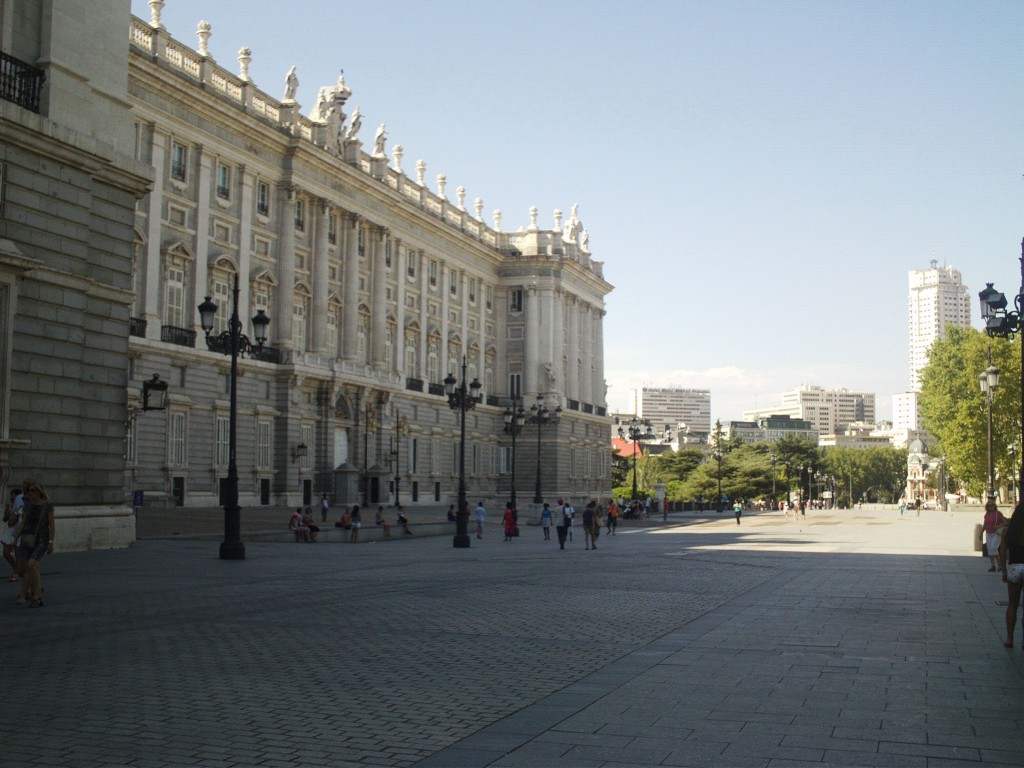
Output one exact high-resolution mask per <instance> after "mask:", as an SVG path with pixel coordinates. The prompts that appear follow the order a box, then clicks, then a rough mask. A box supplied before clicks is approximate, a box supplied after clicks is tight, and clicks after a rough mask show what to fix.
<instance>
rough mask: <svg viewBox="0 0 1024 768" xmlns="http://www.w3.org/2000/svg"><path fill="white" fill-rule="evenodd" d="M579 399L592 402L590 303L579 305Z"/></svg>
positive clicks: (592, 343) (591, 318) (592, 347)
mask: <svg viewBox="0 0 1024 768" xmlns="http://www.w3.org/2000/svg"><path fill="white" fill-rule="evenodd" d="M580 360H581V363H582V364H581V371H580V382H579V385H580V400H582V401H583V402H584V403H591V404H592V403H593V402H594V392H593V384H594V375H593V365H594V334H593V313H592V312H591V309H590V305H589V304H584V305H583V306H582V307H580Z"/></svg>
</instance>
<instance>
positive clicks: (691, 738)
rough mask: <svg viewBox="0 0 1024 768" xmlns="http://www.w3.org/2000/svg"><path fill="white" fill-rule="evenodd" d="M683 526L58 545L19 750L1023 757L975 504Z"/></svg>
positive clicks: (911, 762)
mask: <svg viewBox="0 0 1024 768" xmlns="http://www.w3.org/2000/svg"><path fill="white" fill-rule="evenodd" d="M979 519H980V517H979ZM682 522H683V521H680V520H676V521H672V522H670V523H669V524H668V525H661V524H657V525H644V526H640V525H636V524H634V525H633V526H630V525H628V524H627V525H625V526H624V527H622V528H620V531H619V535H618V536H615V537H608V536H602V537H601V539H600V541H599V549H598V550H597V551H585V550H584V548H583V541H582V531H578V532H577V533H578V534H580V535H578V536H577V537H576V539H577V540H576V541H575V542H572V543H570V544H568V545H567V547H568V548H567V550H566V551H560V550H559V549H558V545H557V543H556V542H553V541H552V542H545V541H543V540H542V539H541V536H540V532H539V530H538V529H536V528H524V529H523V535H522V536H521V537H519V538H518V539H516V540H514V541H513V542H511V543H504V542H502V541H501V536H500V534H498V532H497V530H496V528H494V529H489V530H488V531H487V535H486V537H485V539H484V540H482V541H479V540H477V539H475V538H474V539H473V540H472V544H473V546H472V547H471V549H469V550H454V549H453V548H452V547H451V540H450V538H448V537H439V538H418V539H416V540H409V539H407V540H405V541H403V543H402V544H401V545H397V544H396V543H390V542H382V543H376V544H365V545H360V546H354V547H349V546H343V545H330V544H320V545H316V546H310V545H295V544H286V543H247V544H246V552H247V559H246V560H245V561H241V562H224V561H220V560H218V559H217V550H218V545H217V543H216V542H211V541H210V540H187V539H180V538H178V539H174V540H171V539H151V540H143V541H141V542H140V543H139V544H138V546H136V547H135V548H133V549H131V550H125V551H112V552H88V553H72V554H57V555H53V556H52V557H50V558H47V559H45V560H44V561H43V581H44V584H45V585H46V587H47V599H46V606H45V607H43V608H36V609H27V608H21V607H17V606H15V605H14V604H13V598H14V596H15V591H16V585H9V586H10V587H11V590H10V594H9V597H10V600H8V601H4V602H3V603H0V642H2V643H3V647H4V648H5V649H6V651H7V655H8V660H7V668H8V670H9V675H8V686H7V692H8V694H9V698H8V700H9V701H10V702H12V703H17V706H15V708H14V709H15V711H16V712H17V716H16V717H14V718H6V719H5V720H4V722H3V725H0V744H2V749H3V750H4V761H3V765H5V766H9V767H10V768H21V766H47V765H51V766H75V767H76V768H78V767H81V768H90V767H91V766H139V767H146V766H152V767H154V768H156V767H158V766H367V765H379V766H412V765H416V764H419V765H420V766H424V767H426V766H485V765H499V766H547V765H551V766H556V765H557V766H563V765H564V766H628V765H633V766H647V765H652V766H653V765H668V766H691V765H692V766H704V765H740V766H769V765H771V766H776V765H794V766H796V765H816V766H821V765H865V766H876V765H877V766H886V765H897V766H938V765H963V764H974V763H978V762H985V763H992V764H1005V765H1020V764H1024V746H1021V745H1020V744H1019V739H1018V738H1017V733H1018V729H1019V727H1020V722H1019V720H1020V716H1019V715H1017V712H1018V710H1019V709H1020V701H1021V685H1022V664H1021V657H1022V653H1021V650H1020V648H1019V647H1018V648H1017V649H1016V650H1014V651H1005V650H1004V649H1003V648H1002V646H1001V642H1000V640H1001V631H1002V629H1001V628H1002V623H1003V620H1002V613H1003V610H1004V606H1002V605H999V604H998V602H999V601H1000V600H1002V601H1004V602H1005V588H1004V587H1003V585H1002V584H1001V583H1000V582H998V579H997V578H996V577H995V576H994V575H993V574H989V573H987V572H986V571H985V564H984V563H985V562H987V561H984V562H983V561H982V558H981V557H980V556H978V555H977V554H975V553H974V552H973V551H972V549H971V531H972V529H973V524H974V522H976V521H975V519H974V516H968V515H963V514H961V515H955V514H943V513H931V514H926V515H922V517H920V518H900V517H899V516H898V515H897V513H895V512H875V513H868V512H836V513H828V514H826V513H817V514H816V515H815V516H813V517H811V518H808V519H807V520H804V521H800V522H786V521H783V520H781V519H780V518H779V517H778V515H762V516H746V517H744V519H743V524H742V525H741V526H737V525H735V523H734V521H733V520H732V518H731V517H729V518H728V519H713V520H710V521H694V520H687V521H685V522H686V524H682ZM1020 641H1024V636H1019V637H1018V646H1019V645H1020Z"/></svg>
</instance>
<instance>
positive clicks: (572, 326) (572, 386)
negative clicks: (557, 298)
mask: <svg viewBox="0 0 1024 768" xmlns="http://www.w3.org/2000/svg"><path fill="white" fill-rule="evenodd" d="M566 311H567V312H568V313H569V317H568V320H569V322H568V326H569V332H568V338H567V339H566V352H567V357H568V358H569V359H568V361H567V365H566V367H567V369H568V370H566V375H565V396H566V397H567V398H569V399H570V400H579V399H580V381H579V379H580V374H579V371H580V367H579V359H580V307H579V303H578V302H577V301H576V298H575V297H574V296H570V297H569V305H568V307H566Z"/></svg>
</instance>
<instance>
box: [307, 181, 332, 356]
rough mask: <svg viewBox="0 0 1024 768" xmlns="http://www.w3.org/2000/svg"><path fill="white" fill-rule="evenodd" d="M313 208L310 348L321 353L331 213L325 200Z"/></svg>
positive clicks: (324, 342)
mask: <svg viewBox="0 0 1024 768" xmlns="http://www.w3.org/2000/svg"><path fill="white" fill-rule="evenodd" d="M313 209H314V215H315V216H316V220H315V221H314V224H313V227H314V229H313V232H314V241H313V264H312V267H311V269H310V274H311V276H312V278H313V279H312V282H313V307H312V312H313V317H312V320H313V322H312V326H313V344H312V350H313V351H314V352H316V353H317V354H321V355H322V354H324V353H325V352H326V351H327V292H328V289H329V287H330V286H329V284H328V274H329V273H328V270H327V254H328V252H329V246H328V243H327V217H328V216H330V215H331V208H330V206H329V205H327V201H326V200H317V202H316V205H315V206H313Z"/></svg>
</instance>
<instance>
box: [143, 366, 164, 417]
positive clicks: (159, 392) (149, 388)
mask: <svg viewBox="0 0 1024 768" xmlns="http://www.w3.org/2000/svg"><path fill="white" fill-rule="evenodd" d="M166 408H167V382H166V381H162V380H161V379H160V374H159V373H154V374H153V378H152V379H149V380H148V381H144V382H142V410H144V411H163V410H165V409H166Z"/></svg>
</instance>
